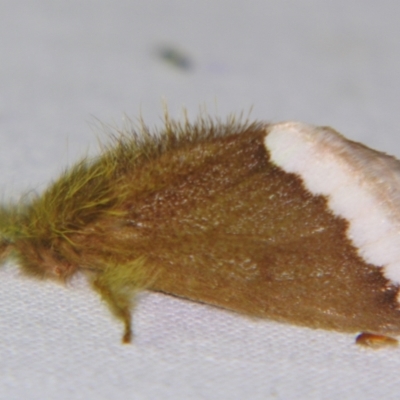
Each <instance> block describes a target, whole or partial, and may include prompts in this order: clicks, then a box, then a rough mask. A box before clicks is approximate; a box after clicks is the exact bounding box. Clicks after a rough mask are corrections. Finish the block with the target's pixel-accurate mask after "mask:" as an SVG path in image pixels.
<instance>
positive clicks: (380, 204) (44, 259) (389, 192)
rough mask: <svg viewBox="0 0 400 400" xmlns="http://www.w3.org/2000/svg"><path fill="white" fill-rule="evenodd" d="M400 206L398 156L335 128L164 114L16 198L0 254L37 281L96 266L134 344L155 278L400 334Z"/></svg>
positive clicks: (198, 294) (253, 307)
mask: <svg viewBox="0 0 400 400" xmlns="http://www.w3.org/2000/svg"><path fill="white" fill-rule="evenodd" d="M399 203H400V161H398V160H396V159H395V158H393V157H390V156H387V155H385V154H383V153H380V152H377V151H375V150H372V149H369V148H367V147H366V146H364V145H362V144H359V143H355V142H352V141H349V140H347V139H345V138H344V137H343V136H341V135H340V134H339V133H337V132H335V131H334V130H332V129H330V128H326V127H314V126H310V125H306V124H302V123H296V122H287V123H278V124H266V123H261V122H255V123H247V122H245V123H241V122H238V121H235V120H234V119H231V120H229V121H227V122H226V123H220V122H215V121H213V120H211V119H209V118H200V119H198V121H197V122H195V123H193V124H191V123H189V122H188V121H184V122H183V123H178V122H175V121H171V120H169V119H168V118H166V121H165V126H164V128H163V129H161V130H160V131H158V132H154V133H150V132H149V131H148V130H147V128H145V127H144V126H142V129H141V130H139V131H138V132H135V131H133V130H132V132H125V133H123V134H121V135H119V136H115V137H114V138H113V140H112V143H111V144H110V145H109V146H105V147H104V149H103V151H102V154H100V155H99V156H98V157H95V158H93V159H84V160H82V161H81V162H79V163H78V164H76V165H75V166H73V167H72V168H71V169H68V170H66V171H65V172H64V173H63V174H62V176H61V177H60V178H59V179H58V180H57V181H55V182H54V183H53V184H52V185H51V186H50V187H49V188H48V189H47V190H46V191H45V192H44V193H43V194H42V195H40V196H37V197H36V198H34V199H31V200H29V201H28V202H23V201H22V202H20V203H18V204H16V205H11V206H8V205H4V206H3V207H2V208H1V210H0V231H1V235H2V241H1V247H0V251H1V254H2V259H3V260H5V259H6V258H7V257H9V256H10V257H12V258H13V259H14V260H16V262H17V263H18V264H19V265H20V266H21V268H22V270H23V271H24V272H26V273H28V274H30V275H33V276H35V277H38V278H54V279H57V280H60V281H67V280H68V279H69V278H70V277H71V276H72V275H73V274H75V273H77V272H81V273H84V274H85V275H86V276H87V277H88V279H89V280H90V282H91V283H92V285H93V288H94V289H95V290H96V291H97V292H99V294H100V295H101V297H102V298H103V299H104V300H105V301H106V303H107V304H108V305H109V307H110V309H111V311H112V312H113V314H114V315H115V316H116V317H118V318H119V319H120V320H122V321H123V323H124V325H125V331H124V334H123V342H124V343H129V342H130V341H131V336H132V331H131V314H132V309H133V307H134V303H135V295H136V294H137V293H138V291H141V290H144V289H147V290H153V291H159V292H163V293H167V294H172V295H175V296H179V297H182V298H186V299H190V300H193V301H199V302H203V303H207V304H210V305H214V306H218V307H221V308H225V309H228V310H233V311H236V312H239V313H242V314H246V315H250V316H254V317H260V318H270V319H273V320H277V321H282V322H289V323H293V324H297V325H303V326H308V327H312V328H323V329H331V330H337V331H343V332H373V333H374V335H370V336H362V338H363V339H362V340H361V339H360V340H359V343H360V344H365V343H367V345H369V344H368V343H370V341H371V340H373V338H374V337H377V338H378V339H379V340H376V341H375V342H378V341H379V345H380V344H382V343H383V344H385V343H386V342H387V343H390V344H393V343H394V342H393V341H392V340H387V341H386V342H385V339H384V338H385V337H386V335H398V334H400V310H399V300H400V299H399V294H398V291H399V289H398V287H399V284H400V235H399V234H398V231H399V226H400V214H399V210H400V204H399ZM366 337H367V339H368V340H365V338H366ZM374 345H376V343H375V344H374V343H373V346H374Z"/></svg>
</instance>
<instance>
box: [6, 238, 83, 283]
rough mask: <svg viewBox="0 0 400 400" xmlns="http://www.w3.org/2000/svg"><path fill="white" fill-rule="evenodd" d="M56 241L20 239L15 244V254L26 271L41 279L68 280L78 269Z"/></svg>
mask: <svg viewBox="0 0 400 400" xmlns="http://www.w3.org/2000/svg"><path fill="white" fill-rule="evenodd" d="M61 250H62V249H60V248H59V247H58V246H56V245H55V244H54V243H45V242H44V243H43V242H42V243H41V242H40V241H37V240H34V239H20V240H18V241H17V242H16V243H15V244H14V245H13V254H14V256H15V257H16V258H17V260H18V261H19V264H20V265H21V268H22V270H23V272H24V273H26V274H28V275H30V276H34V277H37V278H41V279H54V280H58V281H62V282H65V281H67V280H68V279H69V278H70V277H71V276H72V275H73V274H74V273H75V272H76V269H77V266H76V264H75V263H74V262H72V261H71V260H69V259H68V258H67V257H66V256H65V255H64V254H63V252H62V251H61Z"/></svg>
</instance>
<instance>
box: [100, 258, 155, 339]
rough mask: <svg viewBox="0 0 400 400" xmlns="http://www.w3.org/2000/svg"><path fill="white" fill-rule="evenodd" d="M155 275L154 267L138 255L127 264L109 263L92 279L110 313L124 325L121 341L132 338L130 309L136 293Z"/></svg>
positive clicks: (146, 285) (145, 286) (152, 280)
mask: <svg viewBox="0 0 400 400" xmlns="http://www.w3.org/2000/svg"><path fill="white" fill-rule="evenodd" d="M155 277H156V274H155V271H154V268H153V267H151V266H149V265H148V264H147V263H146V259H145V258H144V257H139V258H137V259H135V260H133V261H131V262H129V263H127V264H117V265H110V266H109V267H107V268H105V269H104V270H103V271H102V272H99V273H98V274H97V276H95V277H94V279H93V278H92V279H93V281H92V282H93V287H94V289H95V290H96V291H97V292H99V293H100V295H101V297H102V298H103V299H104V300H105V301H106V302H107V304H108V306H109V307H110V310H111V311H112V313H113V314H114V315H115V316H116V317H117V318H118V319H120V320H121V321H122V322H123V323H124V325H125V331H124V335H123V337H122V342H123V343H130V342H131V340H132V316H131V315H132V309H133V307H134V303H135V296H136V294H137V293H138V292H139V291H141V290H144V289H146V288H147V287H149V286H150V285H151V283H152V282H154V280H155Z"/></svg>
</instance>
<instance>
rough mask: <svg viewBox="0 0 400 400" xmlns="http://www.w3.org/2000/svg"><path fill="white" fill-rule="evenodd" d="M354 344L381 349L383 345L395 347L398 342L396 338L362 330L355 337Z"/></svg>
mask: <svg viewBox="0 0 400 400" xmlns="http://www.w3.org/2000/svg"><path fill="white" fill-rule="evenodd" d="M356 344H358V345H359V346H364V347H369V348H371V349H382V348H384V347H396V346H398V344H399V342H398V340H397V339H395V338H392V337H390V336H386V335H379V334H377V333H370V332H362V333H360V334H359V335H358V336H357V337H356Z"/></svg>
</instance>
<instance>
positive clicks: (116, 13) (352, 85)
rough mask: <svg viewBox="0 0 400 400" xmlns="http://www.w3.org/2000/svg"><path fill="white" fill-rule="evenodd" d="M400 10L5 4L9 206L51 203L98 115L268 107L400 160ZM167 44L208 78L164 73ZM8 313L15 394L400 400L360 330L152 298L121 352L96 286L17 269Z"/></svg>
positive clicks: (4, 298)
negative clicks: (359, 343) (56, 182)
mask: <svg viewBox="0 0 400 400" xmlns="http://www.w3.org/2000/svg"><path fill="white" fill-rule="evenodd" d="M399 12H400V3H398V2H395V1H390V0H382V1H380V2H376V1H374V0H335V1H329V0H321V1H318V0H303V1H298V0H284V1H282V0H271V1H267V0H250V1H249V0H246V1H244V0H243V1H241V0H219V1H218V0H205V1H183V0H168V1H164V0H135V1H129V0H120V1H111V0H110V1H106V0H98V1H88V0H79V1H78V0H71V1H68V2H57V1H54V0H35V1H33V0H32V1H29V0H21V1H18V0H17V1H15V0H3V1H2V2H1V3H0V54H1V63H0V171H1V173H0V187H1V188H2V189H1V195H2V197H3V198H5V199H8V198H10V197H12V198H18V193H23V192H26V191H27V190H28V189H29V188H33V189H35V190H39V191H40V190H42V189H43V188H44V187H45V186H46V185H47V183H48V182H50V181H51V179H53V178H56V177H57V175H58V173H59V172H60V171H61V170H62V169H63V168H64V167H65V166H67V165H70V164H71V163H73V162H74V161H75V160H77V159H78V158H79V157H81V156H83V155H85V154H88V153H89V154H92V153H95V152H96V148H97V136H96V135H97V134H98V130H96V129H95V128H93V125H95V124H96V119H95V117H96V118H98V119H99V120H101V121H103V122H106V123H112V124H115V125H121V124H122V122H123V113H126V114H127V115H128V116H130V117H132V118H135V117H137V116H138V115H139V114H140V113H142V115H143V117H144V119H145V120H146V121H147V122H148V124H149V125H151V126H154V125H159V124H160V121H161V116H162V100H163V99H165V100H166V101H167V103H168V105H169V109H170V114H171V115H172V116H174V117H179V115H180V111H181V109H182V107H183V106H185V107H186V108H187V109H188V112H189V115H190V116H191V117H194V116H195V115H196V114H197V112H198V110H199V106H200V105H206V106H207V108H208V110H209V112H210V113H211V114H218V115H219V116H222V117H224V116H226V115H227V114H228V113H230V112H240V111H242V110H245V111H247V110H249V109H250V107H251V106H253V112H252V116H253V117H254V118H258V119H263V120H271V121H280V120H287V119H295V120H302V121H305V122H309V123H315V124H325V125H331V126H333V127H335V128H336V129H338V130H339V131H341V132H342V133H344V134H346V135H347V136H348V137H351V138H353V139H356V140H360V141H363V142H364V143H366V144H369V145H370V146H372V147H375V148H378V149H380V150H384V151H388V152H390V153H392V154H397V156H400V138H399V130H400V129H399V125H398V113H399V111H398V107H399V97H400V78H399V71H400V47H399V38H400V24H399V23H398V15H399ZM163 45H170V46H175V47H176V48H178V49H180V50H181V51H182V52H183V53H184V54H186V55H187V56H188V57H189V58H190V59H191V61H192V64H193V68H192V69H189V70H187V71H185V70H180V69H178V68H175V67H173V66H170V65H168V64H167V63H166V62H164V61H163V60H162V59H161V57H160V56H159V53H158V50H157V49H158V48H159V47H160V46H163ZM95 132H97V133H95ZM100 137H101V134H100ZM0 306H1V308H0V398H1V399H7V400H12V399H26V400H28V399H41V400H45V399H60V400H62V399H86V400H89V399H174V400H176V399H356V398H357V399H378V398H384V399H398V398H399V397H400V380H399V370H400V349H399V350H382V351H376V352H374V351H368V350H363V349H360V348H358V347H356V346H355V345H354V344H353V342H354V337H353V336H352V335H344V334H339V333H334V332H325V331H314V330H309V329H306V328H297V327H292V326H287V325H282V324H277V323H274V322H270V321H254V320H251V319H247V318H244V317H241V316H238V315H235V314H231V313H228V312H224V311H221V310H217V309H213V308H210V307H207V306H204V305H199V304H195V303H190V302H187V301H184V300H178V299H175V298H171V297H167V296H163V295H159V294H145V295H143V298H142V299H141V301H140V304H139V307H138V309H137V311H136V313H135V316H134V330H135V334H136V337H135V342H134V344H133V345H132V346H122V345H121V344H120V337H121V332H122V327H121V326H120V324H119V323H118V322H116V321H115V320H114V319H113V318H112V317H111V316H110V314H109V312H108V310H107V309H106V307H105V306H104V305H103V304H102V303H101V301H100V300H99V298H98V297H97V295H96V294H95V293H94V292H92V291H90V290H89V288H88V287H87V285H86V283H85V282H84V281H83V280H82V279H79V278H78V279H74V281H73V282H72V283H71V284H70V285H69V287H65V288H64V287H62V286H57V285H55V284H53V283H50V282H48V283H43V282H36V281H32V280H29V279H23V278H21V276H19V273H18V270H17V268H16V266H15V265H12V264H11V263H9V264H7V265H5V266H4V267H3V268H2V269H1V271H0Z"/></svg>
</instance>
